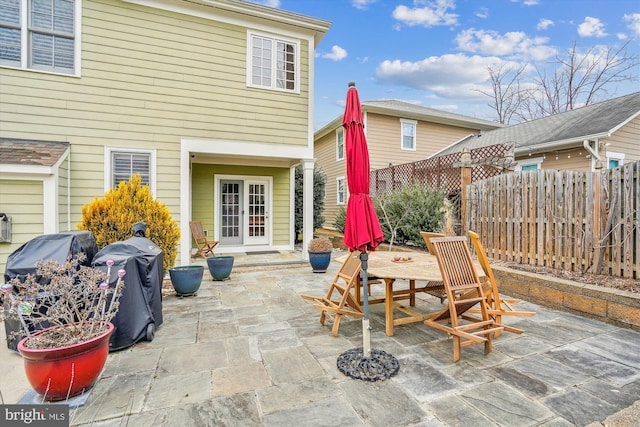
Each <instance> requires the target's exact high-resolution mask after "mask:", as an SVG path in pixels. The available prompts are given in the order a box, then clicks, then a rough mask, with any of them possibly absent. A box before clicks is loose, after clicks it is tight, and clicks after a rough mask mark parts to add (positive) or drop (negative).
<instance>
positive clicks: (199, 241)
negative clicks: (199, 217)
mask: <svg viewBox="0 0 640 427" xmlns="http://www.w3.org/2000/svg"><path fill="white" fill-rule="evenodd" d="M189 228H191V235H192V236H193V240H194V241H195V242H196V247H197V250H196V253H195V254H193V257H194V258H195V257H199V256H201V257H202V258H206V257H208V256H215V255H216V254H215V253H214V252H213V248H215V247H216V246H217V245H218V243H220V242H218V241H217V240H209V239H207V235H206V234H204V229H203V228H202V222H200V221H189Z"/></svg>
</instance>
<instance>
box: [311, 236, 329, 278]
mask: <svg viewBox="0 0 640 427" xmlns="http://www.w3.org/2000/svg"><path fill="white" fill-rule="evenodd" d="M308 249H309V263H310V264H311V269H312V270H313V272H314V273H326V271H327V268H328V267H329V264H330V263H331V253H332V252H333V243H331V240H329V239H327V238H326V237H316V238H314V239H311V241H310V242H309V247H308Z"/></svg>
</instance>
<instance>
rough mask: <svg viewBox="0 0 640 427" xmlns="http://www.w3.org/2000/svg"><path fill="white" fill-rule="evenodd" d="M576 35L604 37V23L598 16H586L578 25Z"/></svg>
mask: <svg viewBox="0 0 640 427" xmlns="http://www.w3.org/2000/svg"><path fill="white" fill-rule="evenodd" d="M578 35H580V37H605V36H606V35H607V33H606V32H605V31H604V24H603V23H602V22H600V20H599V19H598V18H593V17H591V16H587V17H586V18H584V22H583V23H582V24H580V25H578Z"/></svg>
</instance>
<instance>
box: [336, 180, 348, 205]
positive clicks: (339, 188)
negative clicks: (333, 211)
mask: <svg viewBox="0 0 640 427" xmlns="http://www.w3.org/2000/svg"><path fill="white" fill-rule="evenodd" d="M345 184H346V180H345V179H344V176H339V177H337V178H336V203H337V204H339V205H344V204H345V202H346V200H347V189H346V185H345Z"/></svg>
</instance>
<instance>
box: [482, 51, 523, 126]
mask: <svg viewBox="0 0 640 427" xmlns="http://www.w3.org/2000/svg"><path fill="white" fill-rule="evenodd" d="M526 69H527V65H526V64H525V65H522V66H521V67H519V68H517V67H515V66H510V65H507V64H505V63H502V64H498V65H491V66H489V67H488V70H489V81H490V82H491V92H489V91H483V90H478V92H480V93H482V94H483V95H486V96H488V97H490V98H492V99H491V102H489V103H488V104H487V105H488V106H489V107H491V109H493V110H494V111H495V112H496V114H497V115H498V122H500V123H503V124H508V123H509V122H510V121H511V118H512V117H513V115H514V114H517V112H518V110H519V108H520V106H521V105H522V104H523V99H522V97H523V96H526V95H527V92H526V91H525V90H523V88H522V87H521V81H522V77H523V75H524V73H525V71H526Z"/></svg>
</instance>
